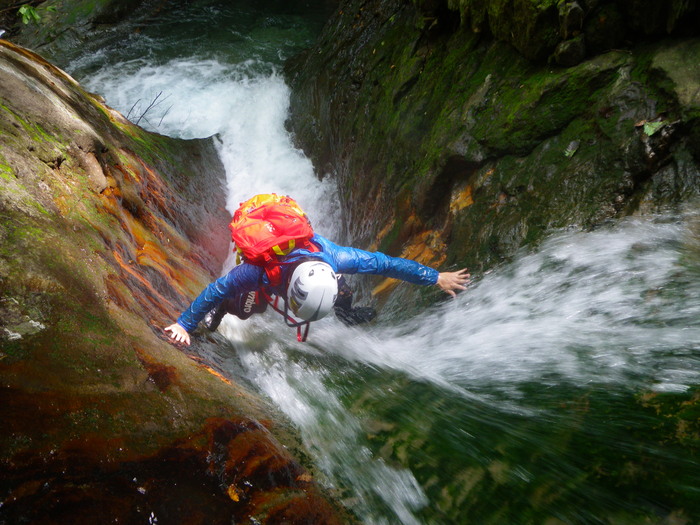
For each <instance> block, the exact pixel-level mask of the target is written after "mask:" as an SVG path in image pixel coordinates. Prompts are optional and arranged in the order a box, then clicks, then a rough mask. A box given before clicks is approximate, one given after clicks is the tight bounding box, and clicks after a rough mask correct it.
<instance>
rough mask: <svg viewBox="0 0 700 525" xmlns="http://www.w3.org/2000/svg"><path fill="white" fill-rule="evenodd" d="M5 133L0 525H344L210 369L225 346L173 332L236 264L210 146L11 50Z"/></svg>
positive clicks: (270, 413) (291, 447) (282, 428)
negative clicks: (230, 256) (126, 113)
mask: <svg viewBox="0 0 700 525" xmlns="http://www.w3.org/2000/svg"><path fill="white" fill-rule="evenodd" d="M0 137H1V138H2V140H0V181H1V184H0V216H2V220H1V221H0V423H1V425H2V428H3V432H2V433H1V434H0V469H2V472H3V475H2V477H1V479H0V522H3V523H5V522H7V523H25V522H26V523H38V522H43V523H88V522H91V523H94V522H113V521H120V522H132V523H135V522H144V523H146V522H151V523H155V522H169V523H223V522H226V523H229V522H231V521H236V522H239V521H243V520H257V522H259V523H268V522H275V523H278V522H280V520H284V519H287V520H292V521H294V520H304V519H309V520H311V521H313V522H314V523H338V522H339V521H340V518H339V517H338V513H337V511H336V510H335V509H334V507H333V506H332V505H331V504H330V503H329V500H328V499H326V497H325V496H324V495H323V494H322V492H321V490H320V489H319V487H318V486H317V485H316V484H315V482H314V480H313V478H312V477H311V476H310V475H309V473H308V472H307V471H306V469H305V468H304V467H303V466H302V465H301V464H300V463H299V461H298V459H296V458H295V457H294V455H293V453H301V451H300V449H299V448H298V447H299V445H298V442H297V440H296V438H295V437H294V435H293V433H292V432H291V431H290V428H289V426H288V424H287V423H286V422H285V420H284V419H282V418H281V417H280V416H279V415H278V414H277V412H276V411H274V410H273V409H272V408H271V407H270V406H269V405H268V403H266V402H265V401H263V400H262V399H260V398H259V397H258V396H256V395H255V394H254V393H252V392H250V391H249V390H247V389H246V388H244V387H242V386H241V385H239V384H237V383H236V382H235V381H234V380H233V378H227V377H224V376H223V375H221V373H220V372H219V371H217V370H216V369H215V365H213V364H211V363H209V361H208V360H207V359H206V358H205V357H203V356H206V355H208V354H207V352H211V348H210V347H211V345H213V344H216V345H222V344H225V342H224V341H222V340H221V339H212V338H216V336H208V337H206V338H199V339H198V341H197V342H196V344H195V345H193V347H191V348H188V353H185V352H184V351H183V350H184V349H180V348H176V347H174V346H172V345H171V344H170V343H168V342H166V340H165V339H166V338H164V336H163V333H162V328H161V327H163V326H165V325H166V324H170V323H171V322H172V321H173V319H175V318H176V316H177V314H178V312H179V311H180V310H181V309H183V308H184V307H185V306H186V305H187V304H188V303H189V301H190V300H191V299H192V298H193V297H194V296H195V295H196V294H197V293H199V291H200V290H201V288H202V287H203V286H205V285H206V284H207V283H208V282H209V281H210V280H211V279H212V278H213V277H215V276H216V275H217V274H218V271H219V268H220V264H221V263H222V261H223V259H224V257H225V254H226V253H227V251H228V247H229V241H228V234H227V232H226V227H225V226H226V224H227V222H228V219H229V216H228V213H227V212H226V210H225V209H224V202H223V196H222V195H221V193H220V192H218V191H212V188H217V187H218V186H219V185H220V184H221V180H222V177H223V169H222V166H221V163H220V161H219V158H218V155H217V153H216V149H215V145H214V142H213V139H207V140H196V141H182V140H173V139H169V138H167V137H163V136H159V135H155V134H150V133H147V132H145V131H144V130H142V129H140V128H138V127H137V126H135V125H133V124H132V123H130V122H129V121H127V120H126V119H125V118H124V117H123V116H122V115H120V114H119V113H118V112H116V111H114V110H112V109H111V108H109V107H107V106H106V105H104V103H103V102H102V101H101V100H100V99H99V98H98V97H96V96H94V95H91V94H90V93H87V92H85V91H84V90H83V89H82V88H81V87H80V85H79V84H78V83H77V82H75V81H74V80H73V79H72V78H71V77H70V76H68V75H67V74H65V73H64V72H63V71H61V70H59V69H57V68H56V67H54V66H52V65H51V64H50V63H48V62H46V61H45V60H43V59H42V58H41V57H39V56H38V55H36V54H34V53H32V52H30V51H28V50H26V49H24V48H21V47H17V46H15V45H12V44H10V43H8V42H6V41H0ZM208 348H209V349H208ZM262 422H264V424H263V423H262ZM282 443H284V446H283V445H282Z"/></svg>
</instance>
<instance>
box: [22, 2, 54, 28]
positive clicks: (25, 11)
mask: <svg viewBox="0 0 700 525" xmlns="http://www.w3.org/2000/svg"><path fill="white" fill-rule="evenodd" d="M53 11H56V6H48V7H39V8H35V7H33V6H31V5H30V4H24V5H23V6H22V7H20V8H19V10H18V11H17V15H18V16H21V17H22V23H23V24H25V25H28V24H30V23H32V22H34V23H35V24H37V25H38V24H39V23H41V18H42V16H43V15H44V14H45V13H47V12H53ZM40 13H41V14H40Z"/></svg>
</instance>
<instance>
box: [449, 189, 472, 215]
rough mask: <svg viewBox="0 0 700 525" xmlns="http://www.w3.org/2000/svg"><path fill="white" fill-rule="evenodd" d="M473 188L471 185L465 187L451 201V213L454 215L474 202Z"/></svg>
mask: <svg viewBox="0 0 700 525" xmlns="http://www.w3.org/2000/svg"><path fill="white" fill-rule="evenodd" d="M472 192H473V188H472V187H471V185H469V186H466V187H464V188H463V189H462V190H461V191H460V192H459V193H458V194H457V195H456V196H454V198H453V199H452V201H451V202H450V213H452V214H453V215H454V214H455V213H457V212H459V211H462V210H463V209H464V208H467V207H468V206H471V205H472V204H474V198H473V195H472Z"/></svg>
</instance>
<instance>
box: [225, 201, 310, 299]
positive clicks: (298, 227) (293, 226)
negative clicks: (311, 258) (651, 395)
mask: <svg viewBox="0 0 700 525" xmlns="http://www.w3.org/2000/svg"><path fill="white" fill-rule="evenodd" d="M229 228H230V229H231V238H232V239H233V242H234V243H235V244H236V250H237V251H238V256H239V257H241V258H243V260H244V261H245V262H248V263H250V264H255V265H256V266H262V267H264V268H265V272H266V273H267V277H268V279H269V280H270V284H271V285H273V286H276V285H279V284H280V283H281V281H282V271H281V266H280V265H281V264H282V262H281V260H280V259H281V258H283V257H284V256H285V255H287V254H289V252H291V251H292V250H294V249H295V248H306V249H307V250H309V251H312V252H316V251H318V248H317V247H316V246H315V245H314V244H313V243H312V242H311V237H313V235H314V230H313V228H312V227H311V222H309V219H308V217H307V216H306V213H304V211H303V210H302V209H301V207H300V206H299V205H298V204H297V203H296V201H295V200H294V199H292V198H291V197H288V196H279V195H277V194H275V193H264V194H260V195H256V196H254V197H252V198H250V199H248V200H247V201H245V202H242V203H241V205H240V206H239V207H238V209H237V210H236V213H234V214H233V220H232V221H231V224H229Z"/></svg>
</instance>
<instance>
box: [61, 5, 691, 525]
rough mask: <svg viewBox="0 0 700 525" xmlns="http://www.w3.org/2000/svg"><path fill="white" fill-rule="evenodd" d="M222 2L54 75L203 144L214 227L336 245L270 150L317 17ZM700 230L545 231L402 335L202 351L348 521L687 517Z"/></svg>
mask: <svg viewBox="0 0 700 525" xmlns="http://www.w3.org/2000/svg"><path fill="white" fill-rule="evenodd" d="M220 4H223V3H220V2H206V1H204V2H201V1H200V2H184V1H183V2H182V5H180V6H179V7H177V4H176V3H170V4H169V6H171V8H170V9H169V10H168V11H167V12H155V11H153V10H152V9H150V8H149V7H148V6H146V8H144V9H142V10H141V11H140V12H138V13H136V15H135V16H134V18H132V19H131V20H129V21H128V22H127V23H125V24H124V25H123V26H122V27H121V28H119V29H118V30H111V31H110V32H109V33H107V34H103V35H101V36H100V37H99V38H96V39H95V42H94V45H93V46H91V48H88V49H85V50H83V51H82V53H81V54H79V55H77V56H75V57H72V58H71V60H70V63H68V64H64V65H63V66H64V67H65V68H66V69H67V70H68V71H69V72H70V73H71V74H73V75H74V76H75V77H76V78H77V79H78V80H79V81H80V82H81V83H83V85H85V86H86V87H87V88H88V89H89V90H91V91H94V92H98V93H100V94H102V95H104V96H105V97H106V99H107V102H108V104H110V105H111V106H113V107H115V108H116V109H118V110H120V111H121V112H122V113H124V114H125V115H126V114H129V118H130V119H131V120H132V121H137V120H139V123H140V124H141V125H143V126H144V127H146V128H148V129H152V130H155V131H158V132H159V133H163V134H167V135H172V136H178V137H184V138H191V137H206V136H211V135H215V134H216V135H217V139H216V140H217V144H218V147H219V151H220V154H221V158H222V160H223V162H224V164H225V167H226V172H227V184H228V195H227V202H228V208H229V210H230V211H233V210H234V209H235V208H236V206H237V204H238V203H239V202H240V201H242V200H244V199H245V198H247V197H249V196H250V195H253V194H255V193H259V192H272V191H274V192H278V193H285V194H290V195H292V196H294V197H295V198H297V200H299V202H300V203H301V204H302V206H303V207H304V208H305V209H306V210H307V211H308V213H309V214H310V215H311V217H312V219H313V222H314V225H315V227H316V229H317V230H318V231H319V232H320V233H322V234H324V235H326V236H329V237H331V238H333V237H335V236H337V235H338V234H339V231H340V228H339V224H340V219H341V218H340V217H339V212H338V207H337V206H336V205H334V202H335V198H334V195H335V191H334V188H333V185H332V182H330V181H329V180H328V179H326V182H323V183H322V182H320V181H319V180H318V179H317V178H316V177H315V175H314V173H313V168H312V166H311V163H310V161H309V160H308V159H307V158H305V157H304V155H303V154H302V153H301V152H300V151H298V150H297V149H295V148H294V146H293V142H292V140H291V137H290V136H289V134H288V133H287V131H286V130H285V127H284V121H285V118H286V116H287V108H288V99H289V89H288V87H287V86H286V84H285V82H284V79H283V78H282V75H281V74H280V68H281V66H282V64H283V61H284V60H285V59H286V58H288V57H290V56H291V55H292V54H293V53H295V52H297V51H299V50H300V49H302V48H303V47H304V46H307V45H308V44H309V43H310V42H311V41H312V39H313V38H314V36H315V35H316V34H317V33H318V31H319V29H320V26H321V24H322V22H323V20H324V19H325V17H326V16H327V13H328V9H329V7H328V5H326V3H324V2H316V3H314V2H304V3H301V2H300V3H288V2H287V3H285V2H281V1H278V2H273V1H269V0H268V1H267V2H248V3H240V2H238V3H234V4H232V5H229V6H226V7H224V6H223V5H220ZM149 106H150V107H149ZM699 221H700V217H698V216H697V215H695V214H692V213H676V214H673V215H671V214H669V215H664V216H655V217H648V218H637V219H629V220H625V221H622V222H620V223H618V224H614V225H610V226H608V227H605V228H601V229H599V230H597V231H593V232H576V231H570V232H559V233H554V234H553V235H552V236H551V237H550V238H549V239H548V240H547V241H546V242H545V243H543V245H542V246H540V247H539V248H538V249H537V250H535V251H530V252H523V253H522V254H521V255H520V256H519V257H518V258H517V259H516V260H515V261H514V262H513V263H511V264H508V265H505V266H503V267H501V268H498V269H496V270H494V271H492V272H490V273H488V274H486V275H483V276H480V277H479V279H478V280H477V282H475V283H474V284H473V285H472V286H471V288H470V290H469V291H468V292H467V293H464V294H461V295H460V296H459V297H458V299H457V300H454V301H452V300H450V301H445V302H442V303H440V304H437V305H435V306H434V307H431V308H428V309H426V310H424V311H421V312H419V313H418V314H417V315H415V316H413V315H411V316H409V315H401V314H400V311H401V307H400V304H398V301H394V303H390V304H389V305H388V306H387V307H386V309H385V310H384V311H383V312H380V317H379V319H378V321H377V322H376V323H374V324H372V325H371V326H368V327H362V328H348V327H345V326H344V325H342V324H341V323H340V322H338V321H337V320H336V319H334V318H327V319H324V320H322V321H321V322H318V323H315V326H314V327H313V328H312V331H311V335H310V338H309V342H308V343H306V344H300V343H296V342H295V337H294V333H293V331H292V330H291V329H287V328H285V327H284V326H283V325H282V324H281V323H280V320H279V319H277V318H276V317H275V316H274V315H273V314H271V313H270V314H269V315H267V314H266V315H265V316H261V317H260V318H257V319H251V320H249V321H247V322H241V321H238V320H236V319H233V318H231V317H230V316H229V317H227V318H226V319H225V320H224V323H223V324H222V327H221V328H220V331H221V332H222V333H223V334H224V335H226V336H227V337H228V338H229V339H230V340H231V341H233V344H234V347H235V351H236V354H237V356H236V357H237V359H236V360H231V361H230V363H232V364H231V365H230V366H238V365H237V364H238V363H240V366H243V368H244V373H245V375H246V376H247V377H248V378H249V379H250V380H251V381H252V383H253V384H255V385H256V386H257V387H258V388H259V389H260V391H261V392H262V393H264V395H266V396H269V398H270V399H272V400H273V401H274V402H275V403H276V404H277V405H278V406H279V407H280V408H281V409H282V410H283V411H284V412H285V413H286V414H287V415H288V417H289V418H290V419H291V420H292V421H293V423H294V424H295V425H296V426H297V428H298V429H299V432H300V434H301V436H302V438H303V441H304V443H305V445H306V447H307V448H308V449H309V451H310V454H311V456H312V458H313V461H314V462H315V463H316V466H317V468H318V469H319V471H320V472H322V474H323V476H324V480H323V482H324V483H326V484H327V486H328V487H329V488H331V489H332V490H334V491H336V494H337V495H338V497H339V498H340V499H341V500H342V501H343V503H344V504H345V505H347V506H348V507H349V508H350V509H351V510H352V511H353V512H354V513H355V514H356V515H357V516H358V518H359V519H360V521H361V522H363V523H368V524H375V523H376V524H396V523H403V524H412V523H426V524H441V523H444V524H451V523H494V524H510V523H513V524H518V523H549V524H552V525H553V524H557V523H573V524H579V523H641V522H643V520H645V519H647V517H649V516H651V518H649V519H650V520H651V521H644V522H645V523H646V522H648V523H662V522H663V519H665V517H668V516H669V515H670V516H671V517H673V518H677V519H680V520H682V519H684V518H689V517H690V518H694V519H698V517H699V516H700V514H698V512H700V509H699V508H698V503H697V501H698V500H700V465H698V458H697V457H694V456H693V455H692V454H689V453H688V452H687V451H688V449H687V448H686V446H685V445H687V444H688V443H692V440H693V439H695V440H697V436H695V437H693V432H697V426H696V427H692V425H691V426H690V427H687V425H686V427H683V424H684V423H683V422H680V423H679V422H678V420H677V419H676V418H670V417H665V416H666V415H674V416H677V415H678V414H679V413H682V411H683V410H684V407H686V406H690V405H687V404H686V405H684V403H687V402H688V401H689V400H691V399H692V397H693V396H696V397H697V392H698V390H697V389H698V385H699V384H700V315H699V314H700V280H699V279H698V276H699V275H700V222H699ZM228 264H231V262H229V263H228ZM382 313H383V314H384V315H382ZM233 363H236V365H234V364H233ZM695 405H697V402H696V404H695ZM695 410H697V409H695ZM689 419H690V420H691V421H692V420H693V418H692V417H691V418H689ZM694 419H695V420H697V416H694ZM674 425H676V426H674ZM696 442H697V441H695V443H696ZM692 450H694V449H692ZM690 522H692V519H691V521H690ZM669 523H670V522H669ZM678 523H683V521H678Z"/></svg>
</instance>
